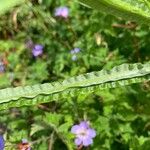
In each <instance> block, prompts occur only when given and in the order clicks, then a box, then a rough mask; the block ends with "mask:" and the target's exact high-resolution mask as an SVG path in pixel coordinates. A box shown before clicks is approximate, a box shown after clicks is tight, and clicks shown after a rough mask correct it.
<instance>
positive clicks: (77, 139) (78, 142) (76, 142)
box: [74, 138, 82, 145]
mask: <svg viewBox="0 0 150 150" xmlns="http://www.w3.org/2000/svg"><path fill="white" fill-rule="evenodd" d="M74 142H75V144H76V145H81V144H82V140H81V139H80V138H76V139H75V141H74Z"/></svg>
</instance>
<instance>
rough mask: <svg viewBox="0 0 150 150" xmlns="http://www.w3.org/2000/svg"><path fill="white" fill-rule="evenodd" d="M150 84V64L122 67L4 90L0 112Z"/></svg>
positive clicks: (0, 98)
mask: <svg viewBox="0 0 150 150" xmlns="http://www.w3.org/2000/svg"><path fill="white" fill-rule="evenodd" d="M146 80H150V63H146V64H140V63H137V64H122V65H120V66H116V67H114V68H113V69H112V70H110V71H108V70H101V71H98V72H92V73H87V74H84V75H79V76H77V77H72V78H69V79H66V80H64V81H61V82H52V83H45V84H38V85H33V86H25V87H16V88H6V89H2V90H0V95H1V97H0V109H8V108H10V107H20V106H24V105H35V104H38V103H45V102H50V101H54V100H55V101H56V100H61V99H62V98H63V97H68V95H71V96H74V95H77V94H78V93H79V92H80V93H83V94H84V93H91V92H93V91H97V90H100V89H108V88H115V87H119V86H125V85H130V84H133V83H139V82H143V81H146Z"/></svg>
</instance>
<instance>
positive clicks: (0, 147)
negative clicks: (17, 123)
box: [0, 135, 5, 150]
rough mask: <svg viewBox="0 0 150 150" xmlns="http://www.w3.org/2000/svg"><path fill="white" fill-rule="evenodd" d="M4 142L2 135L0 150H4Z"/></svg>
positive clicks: (0, 136) (0, 137)
mask: <svg viewBox="0 0 150 150" xmlns="http://www.w3.org/2000/svg"><path fill="white" fill-rule="evenodd" d="M4 147H5V141H4V138H3V136H2V135H0V150H4Z"/></svg>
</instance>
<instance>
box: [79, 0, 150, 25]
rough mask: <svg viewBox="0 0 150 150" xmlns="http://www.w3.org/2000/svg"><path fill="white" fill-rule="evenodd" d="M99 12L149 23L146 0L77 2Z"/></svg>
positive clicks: (149, 12) (83, 0)
mask: <svg viewBox="0 0 150 150" xmlns="http://www.w3.org/2000/svg"><path fill="white" fill-rule="evenodd" d="M79 1H80V2H82V3H83V4H86V5H87V6H91V7H92V8H94V9H97V10H99V11H101V12H106V13H109V14H112V15H115V16H117V17H122V18H123V19H124V18H125V19H129V20H131V21H137V22H140V23H150V7H149V6H150V2H148V1H147V0H79Z"/></svg>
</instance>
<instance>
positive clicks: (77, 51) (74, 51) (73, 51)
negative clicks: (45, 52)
mask: <svg viewBox="0 0 150 150" xmlns="http://www.w3.org/2000/svg"><path fill="white" fill-rule="evenodd" d="M79 52H80V48H77V47H76V48H74V49H72V50H71V51H70V53H71V54H77V53H79Z"/></svg>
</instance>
